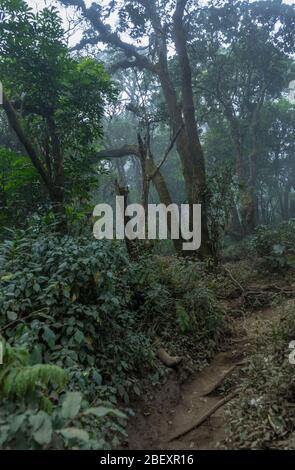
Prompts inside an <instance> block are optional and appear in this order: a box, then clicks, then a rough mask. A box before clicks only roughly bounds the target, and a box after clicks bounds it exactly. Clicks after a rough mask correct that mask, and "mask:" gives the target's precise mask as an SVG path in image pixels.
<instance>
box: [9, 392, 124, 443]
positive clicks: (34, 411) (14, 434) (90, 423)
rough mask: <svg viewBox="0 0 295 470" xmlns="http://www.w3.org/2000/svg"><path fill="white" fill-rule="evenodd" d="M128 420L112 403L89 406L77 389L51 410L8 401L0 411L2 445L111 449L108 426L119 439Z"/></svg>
mask: <svg viewBox="0 0 295 470" xmlns="http://www.w3.org/2000/svg"><path fill="white" fill-rule="evenodd" d="M69 411H70V412H69ZM106 418H108V419H107V420H106ZM125 419H126V415H125V414H123V413H121V412H119V411H118V410H116V409H114V408H112V407H111V406H110V405H109V406H104V405H101V406H98V407H95V408H89V406H88V404H87V402H86V401H85V400H82V395H81V393H78V392H68V393H66V394H65V396H64V398H63V399H62V400H60V403H59V404H58V405H57V406H55V408H54V410H53V412H51V413H46V412H45V411H43V410H38V408H36V407H32V406H30V407H23V406H20V404H17V405H14V404H13V403H11V402H8V403H6V406H5V407H2V410H1V412H0V431H1V433H0V448H1V449H40V448H41V449H77V448H80V449H96V450H97V449H109V448H110V446H111V444H110V442H108V441H106V440H105V438H104V435H105V434H106V433H105V431H106V429H107V430H108V434H109V436H111V435H112V434H115V435H116V437H114V443H115V442H117V436H120V435H122V436H123V435H125V433H124V429H123V427H122V425H123V424H124V421H125ZM106 421H107V424H106Z"/></svg>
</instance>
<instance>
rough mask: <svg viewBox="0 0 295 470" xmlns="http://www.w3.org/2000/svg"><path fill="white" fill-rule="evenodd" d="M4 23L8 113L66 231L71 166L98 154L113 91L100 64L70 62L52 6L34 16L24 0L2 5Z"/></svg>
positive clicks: (0, 45)
mask: <svg viewBox="0 0 295 470" xmlns="http://www.w3.org/2000/svg"><path fill="white" fill-rule="evenodd" d="M1 17H2V23H1V24H0V53H1V58H0V72H1V79H2V81H3V85H4V96H3V107H4V111H5V113H6V116H7V119H8V121H9V123H10V126H11V127H12V129H13V130H14V131H15V133H16V135H17V137H18V139H19V141H20V143H21V144H22V146H23V148H24V149H25V151H26V152H27V154H28V156H29V157H30V159H31V161H32V164H33V165H34V167H35V168H36V170H37V172H38V174H39V177H40V179H41V181H42V183H43V184H44V185H45V187H46V189H47V191H48V194H49V198H50V201H51V203H52V207H53V210H54V212H55V213H56V214H57V215H58V216H59V218H61V219H63V220H62V222H61V226H62V225H64V203H65V191H66V187H65V174H64V164H65V160H66V159H67V158H70V157H71V158H72V157H74V156H80V155H82V154H83V153H88V152H92V153H93V152H95V142H96V139H97V138H98V137H101V136H102V125H101V119H102V116H103V114H104V107H105V105H106V103H107V100H108V99H112V98H113V97H114V96H115V90H114V86H113V84H112V82H111V81H110V79H109V76H108V74H107V73H106V72H105V70H104V68H103V66H102V65H101V64H100V63H98V62H97V61H95V60H93V59H87V58H84V59H82V60H74V59H73V58H71V57H70V55H69V51H68V49H67V47H66V45H65V43H64V31H63V28H62V20H61V18H60V17H59V15H58V13H57V11H56V10H55V9H54V8H49V9H48V8H45V9H44V10H43V11H41V12H40V13H33V11H32V10H31V9H30V8H29V7H28V6H27V4H26V3H25V2H24V1H22V0H16V1H12V0H3V1H2V2H1Z"/></svg>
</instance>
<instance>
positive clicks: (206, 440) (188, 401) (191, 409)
mask: <svg viewBox="0 0 295 470" xmlns="http://www.w3.org/2000/svg"><path fill="white" fill-rule="evenodd" d="M275 316H276V314H275V312H274V311H273V310H272V309H271V308H267V309H263V310H260V311H257V312H256V313H254V314H251V315H250V314H249V315H247V318H243V319H241V318H240V319H238V320H236V328H235V329H236V334H235V337H234V338H233V339H232V342H231V344H230V346H229V349H228V350H227V351H225V352H221V353H219V354H217V355H216V357H215V358H214V360H213V361H212V362H211V364H210V365H209V366H208V367H206V368H205V369H204V370H203V371H201V372H199V373H197V374H196V376H195V378H194V379H193V380H192V381H191V382H189V383H185V384H183V385H179V378H178V376H177V373H176V372H172V373H171V376H170V378H169V380H168V381H167V383H166V384H165V385H164V386H163V388H162V389H161V390H160V391H156V392H155V394H154V395H155V396H154V397H153V398H152V399H146V400H145V401H143V402H142V403H141V404H140V406H139V409H138V410H137V413H136V416H135V417H134V418H133V419H132V420H131V421H130V423H129V427H128V435H129V442H128V447H129V448H130V449H132V450H134V449H143V450H148V449H163V450H202V449H208V450H210V449H216V447H217V445H218V443H219V442H222V441H223V440H224V438H225V436H226V418H225V414H224V407H221V408H219V409H218V410H217V411H216V412H215V413H214V414H212V416H211V417H210V418H208V419H206V420H205V422H204V423H203V424H202V425H201V426H199V427H198V428H197V429H194V430H192V431H190V432H188V433H186V434H185V435H183V436H182V437H179V438H176V439H173V436H176V435H179V434H181V433H182V432H183V431H185V430H186V429H187V428H189V427H190V426H192V425H194V424H195V423H196V422H197V421H198V419H199V418H201V417H202V416H203V415H204V414H205V413H206V412H207V411H208V410H210V409H211V408H212V407H214V406H215V405H216V404H217V403H218V402H219V401H220V399H221V398H222V396H220V395H219V394H218V393H217V392H216V390H215V388H216V386H217V385H218V384H220V381H222V379H223V377H224V376H226V375H227V374H228V373H233V371H236V370H239V369H240V367H241V363H242V364H243V363H245V361H246V360H247V356H249V355H250V353H251V349H252V345H253V341H255V338H256V337H257V333H258V328H259V324H260V323H261V322H263V323H265V322H272V321H273V320H274V318H275ZM212 390H213V392H212V393H210V391H212ZM227 393H230V391H229V392H227ZM171 439H172V440H171Z"/></svg>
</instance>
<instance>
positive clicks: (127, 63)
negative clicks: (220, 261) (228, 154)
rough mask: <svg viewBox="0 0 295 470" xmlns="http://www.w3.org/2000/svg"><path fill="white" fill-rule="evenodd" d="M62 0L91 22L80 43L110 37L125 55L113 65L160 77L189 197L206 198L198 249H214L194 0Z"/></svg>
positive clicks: (108, 40) (109, 41)
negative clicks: (197, 98)
mask: <svg viewBox="0 0 295 470" xmlns="http://www.w3.org/2000/svg"><path fill="white" fill-rule="evenodd" d="M61 3H63V4H64V5H66V6H76V7H77V8H78V10H79V11H80V13H81V14H82V16H83V17H84V19H85V20H87V22H88V24H89V26H90V29H89V30H88V31H87V32H86V35H85V37H84V39H83V40H82V42H81V44H80V46H78V48H83V47H84V46H85V45H87V44H91V45H92V46H93V45H95V44H98V43H105V44H107V45H109V46H111V47H112V48H113V49H114V50H115V51H118V52H120V53H121V55H122V57H121V60H119V61H118V62H117V63H115V64H113V66H112V67H111V68H112V70H113V71H116V70H118V69H122V68H123V69H128V68H134V67H136V68H138V69H140V70H143V69H144V70H148V71H149V72H150V73H152V74H153V75H154V76H155V77H156V78H157V80H158V81H159V83H160V85H161V89H162V92H163V95H164V97H165V102H166V107H167V111H168V115H169V120H170V125H171V128H172V129H173V134H174V136H176V135H177V139H176V147H177V151H178V154H179V157H180V159H181V164H182V170H183V176H184V181H185V187H186V197H187V202H188V203H189V204H190V206H191V207H192V205H193V204H197V203H199V204H202V246H201V249H200V252H199V254H200V256H201V257H206V256H208V255H210V254H211V246H210V240H209V229H208V217H207V211H208V207H207V186H206V172H205V160H204V154H203V151H202V146H201V144H200V139H199V134H198V127H197V121H196V112H195V111H196V110H195V105H194V99H193V88H192V71H191V63H190V58H189V54H188V43H187V40H188V29H189V15H188V14H187V9H186V7H187V6H188V5H189V3H190V2H189V0H177V1H176V2H175V1H168V2H167V1H164V0H160V1H156V0H132V1H130V0H127V1H125V2H124V3H123V4H121V2H109V3H108V5H107V6H105V7H104V6H103V4H100V3H98V2H95V3H92V5H91V6H90V7H87V5H86V3H85V2H84V1H83V0H61ZM110 14H116V15H117V16H118V18H119V22H118V27H117V28H116V30H115V31H114V30H113V29H112V27H111V26H110V24H108V23H107V21H108V20H107V18H109V16H110ZM120 33H125V34H126V33H128V34H129V35H130V36H131V37H132V38H133V39H135V40H139V42H142V43H144V42H145V41H146V42H148V47H144V46H136V45H135V44H134V41H133V42H127V41H125V40H123V39H122V38H121V35H120ZM171 47H172V48H174V53H175V54H176V57H177V64H178V70H179V74H180V81H181V90H180V91H179V89H178V87H177V86H176V85H175V83H174V78H173V76H172V74H171V66H170V58H169V48H171Z"/></svg>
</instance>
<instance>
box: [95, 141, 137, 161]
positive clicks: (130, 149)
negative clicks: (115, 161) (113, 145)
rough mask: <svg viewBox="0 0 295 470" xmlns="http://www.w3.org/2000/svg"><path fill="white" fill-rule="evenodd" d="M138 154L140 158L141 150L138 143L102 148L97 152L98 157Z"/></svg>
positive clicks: (121, 156) (120, 156)
mask: <svg viewBox="0 0 295 470" xmlns="http://www.w3.org/2000/svg"><path fill="white" fill-rule="evenodd" d="M132 155H133V156H136V157H139V158H140V150H139V147H138V145H128V144H126V145H123V146H122V147H120V148H117V149H109V150H101V151H100V152H98V153H97V154H96V158H102V159H103V158H123V157H130V156H132Z"/></svg>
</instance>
